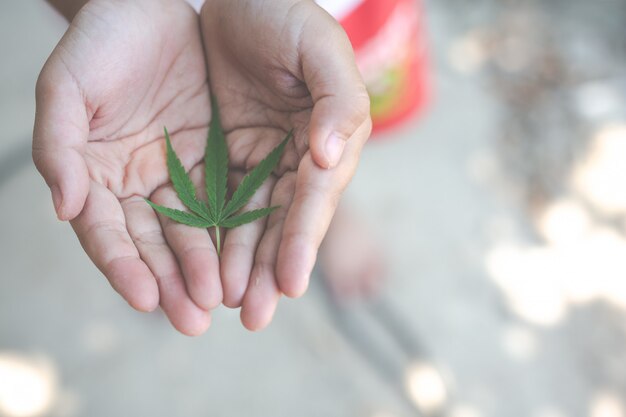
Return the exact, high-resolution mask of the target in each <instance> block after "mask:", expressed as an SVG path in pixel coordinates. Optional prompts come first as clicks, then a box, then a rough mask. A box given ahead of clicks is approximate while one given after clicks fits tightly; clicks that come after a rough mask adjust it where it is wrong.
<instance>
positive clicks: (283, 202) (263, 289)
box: [241, 173, 296, 331]
mask: <svg viewBox="0 0 626 417" xmlns="http://www.w3.org/2000/svg"><path fill="white" fill-rule="evenodd" d="M295 180H296V178H295V174H294V173H287V174H285V175H283V176H282V177H281V178H280V179H279V180H278V182H277V183H276V185H275V187H274V191H273V192H272V200H271V205H272V206H280V208H278V209H277V210H276V211H274V212H273V213H272V214H271V215H270V216H269V219H268V222H267V227H266V230H265V232H264V234H263V237H262V239H261V242H260V243H259V247H258V248H257V251H256V256H255V260H254V267H253V269H252V273H251V275H250V281H249V282H248V288H247V290H246V294H245V295H244V299H243V304H242V307H241V322H242V323H243V325H244V326H245V327H246V328H247V329H248V330H252V331H256V330H260V329H263V328H264V327H266V326H267V325H268V324H269V323H270V321H271V320H272V317H273V316H274V312H275V311H276V306H277V305H278V300H279V299H280V295H281V292H280V289H279V288H278V284H277V282H276V273H275V270H276V256H277V254H278V248H279V245H280V241H281V238H282V235H283V223H284V220H285V216H286V215H287V212H288V210H289V206H290V205H291V199H292V197H293V190H294V187H295Z"/></svg>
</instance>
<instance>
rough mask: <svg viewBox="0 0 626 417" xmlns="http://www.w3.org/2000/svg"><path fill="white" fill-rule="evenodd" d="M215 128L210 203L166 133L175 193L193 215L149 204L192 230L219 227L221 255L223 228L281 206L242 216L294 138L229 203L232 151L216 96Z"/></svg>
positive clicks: (208, 158) (210, 145)
mask: <svg viewBox="0 0 626 417" xmlns="http://www.w3.org/2000/svg"><path fill="white" fill-rule="evenodd" d="M211 104H212V105H211V125H210V127H209V136H208V138H207V144H206V150H205V153H204V182H205V187H206V193H207V196H208V202H207V203H205V202H204V201H200V200H198V198H197V196H196V190H195V187H194V185H193V183H192V182H191V179H190V178H189V175H188V174H187V173H186V172H185V168H184V167H183V164H182V163H181V162H180V159H178V156H177V155H176V152H175V151H174V148H173V147H172V142H171V141H170V135H169V133H168V131H167V129H164V130H165V143H166V150H167V170H168V172H169V175H170V180H171V181H172V185H173V186H174V190H176V193H177V194H178V198H180V201H182V202H183V204H184V205H185V207H187V208H188V209H189V210H190V211H191V212H186V211H181V210H176V209H172V208H168V207H163V206H159V205H158V204H155V203H153V202H152V201H150V200H148V199H146V202H147V203H148V204H150V206H151V207H152V208H153V209H154V210H155V211H157V212H158V213H161V214H163V215H164V216H167V217H169V218H170V219H172V220H174V221H176V222H178V223H183V224H186V225H188V226H192V227H199V228H203V229H206V228H209V227H215V237H216V239H217V253H218V255H219V254H220V252H221V242H220V228H221V227H223V228H228V229H230V228H234V227H238V226H241V225H243V224H246V223H250V222H253V221H255V220H258V219H260V218H262V217H265V216H267V215H269V214H270V213H271V212H273V211H274V210H276V209H277V208H278V207H267V208H262V209H258V210H252V211H247V212H244V213H239V211H240V210H241V209H242V208H243V206H245V205H246V203H247V202H248V201H249V200H250V198H252V196H253V195H254V193H255V192H256V191H257V190H258V189H259V187H260V186H261V184H263V182H265V180H266V179H267V177H269V176H270V174H271V173H272V171H273V170H274V168H276V165H277V164H278V161H280V158H281V156H282V155H283V152H284V151H285V146H286V145H287V142H289V139H291V137H292V136H293V133H292V131H290V132H289V133H288V134H287V136H286V137H285V139H283V141H282V142H281V143H280V144H279V145H278V146H276V147H275V148H274V149H273V150H272V151H271V152H270V153H269V155H267V157H266V158H265V159H263V160H262V161H261V162H260V163H259V164H258V165H257V166H256V167H255V168H254V169H253V170H252V171H250V172H249V173H248V174H247V175H246V176H245V177H244V178H243V180H241V183H240V184H239V186H238V187H237V189H236V190H235V192H234V193H233V195H232V198H231V199H230V201H228V202H227V201H226V194H227V180H228V148H227V147H226V139H225V138H224V131H223V130H222V123H221V120H220V113H219V109H218V107H217V102H216V100H215V97H211Z"/></svg>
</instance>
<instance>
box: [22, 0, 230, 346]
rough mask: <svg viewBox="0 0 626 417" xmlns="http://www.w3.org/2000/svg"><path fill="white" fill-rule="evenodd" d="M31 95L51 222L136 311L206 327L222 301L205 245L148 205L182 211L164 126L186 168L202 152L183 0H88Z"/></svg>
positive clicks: (185, 328)
mask: <svg viewBox="0 0 626 417" xmlns="http://www.w3.org/2000/svg"><path fill="white" fill-rule="evenodd" d="M36 99H37V111H36V118H35V129H34V140H33V160H34V162H35V165H36V166H37V168H38V169H39V171H40V172H41V174H42V175H43V177H44V179H45V180H46V182H47V183H48V185H49V186H50V188H51V192H52V197H53V202H54V205H55V209H56V212H57V215H58V217H59V218H60V219H62V220H69V221H70V222H71V225H72V227H73V228H74V231H75V232H76V235H77V236H78V238H79V240H80V242H81V244H82V246H83V248H84V249H85V252H87V254H88V255H89V257H90V258H91V260H92V261H93V262H94V264H95V265H96V266H97V267H98V268H99V269H100V270H101V271H102V273H103V274H104V275H105V276H106V277H107V279H108V280H109V282H110V283H111V285H112V286H113V288H115V290H117V291H118V292H119V293H120V294H121V296H122V297H124V299H126V300H127V301H128V303H129V304H130V305H131V306H132V307H134V308H136V309H137V310H140V311H151V310H153V309H155V308H156V307H157V306H158V305H160V306H161V307H162V309H163V311H164V312H165V313H166V315H167V316H168V318H169V319H170V321H171V322H172V324H173V325H174V327H176V328H177V329H178V330H179V331H181V332H183V333H185V334H188V335H198V334H201V333H202V332H204V331H205V330H206V329H207V327H208V326H209V323H210V313H209V311H208V310H210V309H212V308H215V307H217V306H218V305H219V304H220V303H221V300H222V289H221V284H220V280H219V264H218V258H217V255H216V253H215V249H214V247H213V243H212V241H211V238H210V236H209V234H208V233H207V232H206V231H205V230H201V229H192V228H188V227H184V226H182V225H179V224H175V223H173V222H171V221H169V220H167V219H166V218H159V217H158V216H157V215H156V214H155V212H154V211H153V210H152V209H151V208H150V207H148V206H147V204H146V203H145V202H144V201H143V198H144V197H146V198H150V199H152V200H153V201H155V202H157V203H158V204H163V205H169V206H172V207H176V206H177V205H179V204H180V203H179V202H178V200H177V198H176V197H175V193H174V192H173V190H172V189H171V188H170V187H169V186H168V185H167V184H168V181H169V179H168V174H167V168H166V163H165V150H164V146H165V141H164V134H163V126H167V127H168V129H169V131H170V133H171V134H172V141H173V146H174V147H175V148H176V149H177V151H178V153H179V156H180V157H181V160H182V161H183V164H184V165H185V166H186V167H187V168H188V169H189V168H191V167H193V166H195V165H197V164H198V162H199V161H200V160H201V158H202V155H203V152H204V151H203V149H204V144H205V138H206V133H207V129H208V123H209V115H210V105H209V87H208V83H207V81H206V65H205V60H204V53H203V50H202V43H201V38H200V32H199V26H198V18H197V13H196V12H195V11H194V10H193V9H191V8H190V7H189V6H188V5H187V4H186V3H185V2H183V1H172V0H134V1H132V2H128V1H121V0H92V1H90V2H89V3H88V4H87V5H86V6H85V7H83V8H82V9H81V10H80V11H79V12H78V14H77V15H76V16H75V17H74V19H73V20H72V23H71V25H70V27H69V28H68V30H67V32H66V33H65V35H64V36H63V38H62V39H61V41H60V42H59V44H58V45H57V47H56V48H55V49H54V51H53V52H52V54H51V56H50V58H49V59H48V61H47V62H46V64H45V66H44V68H43V69H42V71H41V74H40V76H39V79H38V82H37V88H36ZM196 178H197V180H199V179H200V177H199V176H197V175H196Z"/></svg>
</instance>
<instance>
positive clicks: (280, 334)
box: [0, 1, 626, 417]
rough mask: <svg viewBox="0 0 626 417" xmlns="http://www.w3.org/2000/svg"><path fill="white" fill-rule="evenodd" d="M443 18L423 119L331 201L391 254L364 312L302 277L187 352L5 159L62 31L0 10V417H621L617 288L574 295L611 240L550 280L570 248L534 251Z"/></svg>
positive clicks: (438, 20) (452, 26)
mask: <svg viewBox="0 0 626 417" xmlns="http://www.w3.org/2000/svg"><path fill="white" fill-rule="evenodd" d="M458 3H461V2H458ZM454 4H455V2H453V1H449V2H443V3H434V2H431V3H430V4H429V25H430V29H431V33H432V34H431V40H432V50H433V66H434V68H435V69H436V76H435V80H434V81H435V85H436V98H435V101H434V103H433V106H432V108H431V109H430V110H429V111H428V113H427V114H426V116H425V117H424V118H423V119H422V120H419V121H415V122H412V123H409V124H408V125H406V126H404V127H402V128H401V129H399V130H397V131H395V132H393V133H391V134H389V135H387V136H389V137H385V138H382V139H383V140H380V141H376V142H372V143H371V144H370V145H369V146H368V147H367V149H366V150H365V152H364V155H363V159H362V165H361V168H360V170H359V172H358V174H357V176H356V178H355V180H354V183H353V185H352V186H351V188H350V190H349V192H348V197H349V199H350V200H351V202H352V204H353V205H355V206H359V207H361V208H362V212H363V215H364V216H365V218H367V219H368V220H369V221H370V222H371V223H372V225H373V228H374V229H376V230H377V231H378V233H380V236H381V242H382V244H383V246H384V248H385V250H386V252H387V253H388V255H389V258H390V260H391V263H390V264H391V274H390V280H389V285H388V287H387V289H386V290H385V293H384V294H383V295H382V297H381V300H379V301H378V302H376V303H373V304H365V305H354V306H351V307H349V308H335V307H333V306H332V305H331V304H330V303H329V301H328V298H327V297H326V295H325V293H324V291H323V289H322V288H321V286H320V285H318V284H317V283H314V285H313V287H312V288H311V290H310V291H309V293H308V294H307V295H306V296H305V297H304V298H303V299H300V300H296V301H293V300H283V301H282V302H281V304H280V306H279V309H278V312H277V314H276V319H275V321H274V322H273V324H272V325H271V326H270V327H269V328H268V329H267V330H265V331H263V332H261V333H256V334H252V333H249V332H247V331H245V330H244V329H243V328H242V326H241V325H240V324H239V317H238V312H237V311H232V310H228V309H224V308H221V309H219V310H218V311H217V312H216V314H215V315H214V320H213V325H212V328H211V329H210V330H209V331H208V332H207V333H206V334H205V335H204V336H202V337H199V338H186V337H184V336H181V335H179V334H177V333H176V332H175V331H174V330H173V329H172V328H171V327H170V326H169V324H168V323H167V320H166V319H165V317H164V316H163V315H162V314H160V313H154V314H151V315H143V314H139V313H136V312H134V311H131V309H130V308H129V307H127V306H126V304H125V303H124V302H123V301H122V300H121V299H120V298H119V297H118V296H117V295H116V294H115V293H114V292H113V291H112V290H111V289H110V287H109V285H108V283H107V282H106V281H105V279H104V278H103V277H102V276H101V275H100V273H99V272H98V271H97V270H96V269H95V267H93V266H92V265H91V263H90V262H89V260H88V259H87V257H86V256H85V255H84V253H83V251H82V250H81V248H80V246H79V244H78V241H77V239H76V238H75V236H74V234H73V232H72V230H71V228H70V227H69V226H68V225H67V224H62V223H59V222H58V221H57V220H56V219H55V217H54V215H53V210H52V205H51V202H50V198H49V193H48V191H47V188H46V186H45V184H44V183H43V181H42V180H41V179H40V177H39V176H38V174H37V173H36V171H35V170H34V168H33V167H32V166H31V164H30V163H27V164H25V165H23V166H21V167H20V164H17V163H14V162H15V161H16V160H19V159H20V158H22V159H24V158H26V156H25V155H27V151H25V150H26V149H27V146H28V141H29V138H30V135H31V129H32V120H33V111H34V110H33V109H34V103H33V102H34V99H33V90H34V83H35V79H36V76H37V73H38V71H39V69H40V67H41V65H42V64H43V62H44V60H45V58H46V56H47V55H48V53H49V52H50V50H51V48H52V47H53V46H54V44H55V43H56V41H57V39H58V38H59V37H60V35H61V34H62V32H63V23H62V22H61V21H60V20H58V19H55V17H54V16H53V15H51V13H50V12H49V11H48V10H46V9H45V8H42V7H41V6H40V5H39V4H38V3H37V2H33V1H31V2H26V1H23V2H2V3H0V23H1V24H0V28H1V29H0V33H1V36H0V52H1V53H2V57H3V63H2V65H1V66H0V124H1V125H2V127H3V134H2V140H1V141H0V161H2V162H1V163H2V166H0V173H1V174H2V176H1V177H0V212H1V213H3V215H2V216H1V217H0V230H2V234H0V263H1V265H2V268H1V272H0V416H8V417H17V416H19V415H45V416H60V417H61V416H67V417H71V416H90V417H98V416H107V417H108V416H113V415H138V416H151V417H160V416H163V417H165V416H167V417H171V416H190V417H195V416H273V417H278V416H326V417H332V416H368V417H369V416H372V417H375V416H376V417H383V416H411V415H428V412H429V410H432V412H431V414H432V415H441V416H449V417H489V416H495V417H529V416H530V417H578V416H581V417H582V416H590V417H623V416H625V415H626V414H625V411H624V401H626V397H625V394H624V393H626V348H625V342H626V324H625V323H626V320H625V317H624V306H625V305H626V303H625V302H623V301H624V299H623V298H620V294H621V293H620V291H622V292H623V291H624V289H623V288H622V287H623V286H620V285H617V286H615V285H614V286H613V287H611V286H610V285H609V284H607V285H608V286H605V287H602V288H600V287H598V288H600V289H597V288H595V287H593V286H592V285H590V284H588V283H589V282H595V281H597V280H600V281H602V277H603V276H609V275H610V274H611V273H612V271H615V270H618V271H623V270H626V269H619V268H624V266H623V265H622V263H620V260H623V259H626V251H624V250H623V249H624V248H625V247H626V246H620V245H623V235H622V234H621V232H620V233H617V232H615V236H616V238H615V239H617V240H614V241H611V242H613V243H614V245H613V246H610V245H609V246H608V247H610V248H611V250H613V251H614V252H611V254H612V255H611V256H610V257H609V258H606V259H608V260H609V261H607V262H609V263H608V266H607V268H608V269H607V270H603V269H602V268H601V266H602V265H607V263H606V262H603V261H602V259H605V258H599V260H597V263H592V266H593V268H591V269H592V272H591V273H589V274H588V275H585V276H583V278H582V281H581V282H583V284H580V282H578V284H579V286H578V287H576V288H574V289H572V288H571V286H568V285H569V284H565V283H564V282H567V283H569V282H570V281H567V278H569V276H570V275H571V276H574V275H575V272H576V265H577V264H576V259H575V258H576V254H581V253H583V256H586V255H585V254H588V253H589V252H585V251H583V252H580V251H579V252H571V253H570V252H567V250H565V249H563V248H562V247H561V246H558V247H556V246H555V245H554V244H553V243H554V242H552V243H550V241H548V242H546V241H545V240H542V239H540V238H537V236H536V234H535V232H532V225H534V224H535V223H534V222H533V221H531V220H532V219H531V218H530V217H528V216H526V213H527V210H526V207H523V206H521V205H520V204H518V203H519V202H518V200H516V199H515V198H510V195H511V188H508V187H512V188H514V185H510V184H509V185H507V184H508V183H506V182H504V181H503V180H502V178H501V171H500V170H499V169H498V153H497V146H496V143H497V141H496V139H497V137H498V135H499V134H500V133H501V122H502V114H503V113H504V112H505V111H506V104H503V101H502V97H501V96H499V95H498V94H494V93H493V91H492V90H491V89H489V88H488V86H489V85H490V78H488V77H489V73H488V72H486V71H483V72H481V71H476V70H473V68H474V67H475V66H476V65H477V63H476V62H475V61H476V59H475V58H476V57H475V55H472V53H471V51H472V48H471V45H470V47H469V49H468V47H467V43H465V44H464V43H462V42H463V41H467V39H468V38H467V36H466V34H467V30H468V29H467V27H465V26H467V25H468V22H469V21H471V19H469V20H468V21H463V22H460V21H459V18H458V16H457V15H455V13H454V8H453V7H452V6H454ZM483 16H489V13H484V14H483ZM464 36H465V37H464ZM459 40H461V41H462V42H461V43H459ZM459 45H461V49H460V51H461V52H459ZM463 48H465V49H463ZM468 51H469V52H468ZM459 54H460V55H459ZM468 54H469V55H468ZM472 57H473V58H472ZM3 167H4V170H3ZM13 168H16V169H13ZM511 184H514V183H513V182H512V183H511ZM512 194H515V193H514V192H513V193H512ZM624 224H625V225H626V223H624ZM570 226H571V223H568V225H566V229H567V230H570V229H571V227H570ZM572 227H573V226H572ZM618 229H619V228H618ZM594 230H595V229H594ZM611 230H613V229H611ZM620 230H621V229H620ZM590 233H591V232H590ZM603 236H604V235H603ZM620 239H621V240H620ZM548 240H549V239H548ZM557 240H558V239H557ZM570 242H571V240H570ZM585 242H587V240H585ZM570 246H571V245H570ZM583 247H584V246H583ZM604 247H605V246H602V248H604ZM593 248H596V249H597V247H595V246H593ZM594 250H595V249H594ZM554 251H557V252H558V253H559V254H560V255H559V256H561V258H555V259H556V260H555V261H554V263H550V265H553V264H554V265H557V266H561V265H564V264H567V265H574V268H573V270H574V272H573V273H572V268H570V269H567V268H565V269H563V268H560V267H559V268H556V269H555V268H552V269H550V268H547V267H546V265H545V262H544V263H543V264H542V263H541V262H539V261H540V260H545V259H548V258H549V259H552V258H550V256H553V255H554V253H555V252H554ZM554 256H555V255H554ZM538 259H539V261H538ZM613 261H615V264H611V263H610V262H613ZM535 264H536V265H535ZM546 268H547V269H546ZM616 268H617V269H616ZM546 271H547V272H546ZM570 273H571V274H570ZM568 274H570V275H568ZM556 276H558V277H559V279H555V277H556ZM621 279H624V278H623V277H622V278H621ZM618 281H619V279H618ZM603 282H604V281H603ZM611 282H612V283H613V284H615V281H611ZM618 284H619V282H618ZM591 287H593V288H591ZM581 288H582V290H581ZM594 288H595V289H594ZM576 290H578V293H576ZM581 291H582V296H581ZM584 291H587V292H584ZM573 293H575V294H578V295H579V297H578V298H576V297H575V296H573V295H572V294H573ZM20 378H21V379H20ZM29 378H30V379H29ZM20 381H22V382H20ZM21 383H23V385H21ZM24 387H26V388H24ZM444 393H445V395H444ZM20 395H22V396H23V397H20ZM20 399H25V403H24V404H26V405H24V404H22V403H20V402H19V401H20ZM20 404H21V405H23V406H24V407H25V408H24V409H23V410H26V412H27V413H26V414H25V413H22V414H20V413H19V412H18V411H19V409H18V408H16V407H18V406H19V405H20ZM416 404H417V406H416ZM11 407H13V408H11ZM29 407H30V408H29ZM16 410H17V411H16ZM29 410H30V411H29Z"/></svg>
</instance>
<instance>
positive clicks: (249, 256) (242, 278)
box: [221, 173, 276, 308]
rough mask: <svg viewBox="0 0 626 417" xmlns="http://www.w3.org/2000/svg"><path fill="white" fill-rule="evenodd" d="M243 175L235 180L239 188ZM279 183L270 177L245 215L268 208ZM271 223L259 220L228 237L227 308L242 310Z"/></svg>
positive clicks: (224, 252) (223, 265)
mask: <svg viewBox="0 0 626 417" xmlns="http://www.w3.org/2000/svg"><path fill="white" fill-rule="evenodd" d="M242 178H243V173H241V174H239V175H237V176H236V178H234V182H235V184H238V183H239V182H240V181H241V179H242ZM275 183H276V180H275V179H274V178H273V177H270V178H268V179H267V181H265V182H264V183H263V185H262V186H261V188H259V190H258V191H257V192H256V193H255V194H254V196H252V198H251V199H250V201H249V202H248V204H246V206H245V207H244V208H243V209H242V212H245V211H249V210H255V209H259V208H263V207H268V206H269V203H270V196H271V192H272V189H273V188H274V184H275ZM266 222H267V219H259V220H257V221H254V222H252V223H247V224H244V225H242V226H239V227H237V228H234V229H230V230H229V231H228V233H226V239H225V240H224V247H223V249H222V257H221V276H222V287H223V288H224V305H225V306H227V307H231V308H236V307H240V306H241V302H242V299H243V295H244V293H245V291H246V288H247V286H248V281H249V280H250V273H251V271H252V265H253V263H254V257H255V254H256V249H257V246H258V244H259V241H260V240H261V236H262V234H263V231H264V230H265V224H266Z"/></svg>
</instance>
